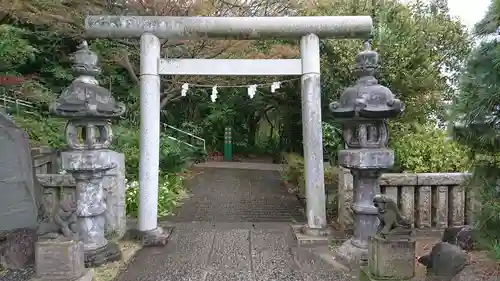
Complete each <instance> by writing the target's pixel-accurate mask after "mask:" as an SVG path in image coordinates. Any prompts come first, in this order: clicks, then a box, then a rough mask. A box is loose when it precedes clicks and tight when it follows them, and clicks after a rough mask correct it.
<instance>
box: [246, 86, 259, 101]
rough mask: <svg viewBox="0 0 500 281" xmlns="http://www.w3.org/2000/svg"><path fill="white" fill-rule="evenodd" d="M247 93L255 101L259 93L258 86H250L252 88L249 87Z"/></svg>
mask: <svg viewBox="0 0 500 281" xmlns="http://www.w3.org/2000/svg"><path fill="white" fill-rule="evenodd" d="M247 93H248V96H249V97H250V98H251V99H253V97H255V94H256V93H257V85H250V86H248V88H247Z"/></svg>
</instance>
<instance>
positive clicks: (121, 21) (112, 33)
mask: <svg viewBox="0 0 500 281" xmlns="http://www.w3.org/2000/svg"><path fill="white" fill-rule="evenodd" d="M85 28H86V30H87V36H88V37H94V38H95V37H97V38H125V37H136V38H138V37H140V38H141V67H140V70H141V73H140V81H141V97H140V102H141V105H140V110H141V129H140V132H141V140H140V167H139V184H140V200H139V233H140V234H141V236H142V237H143V241H144V242H145V244H148V245H152V244H165V243H166V239H167V238H168V233H166V232H165V231H164V230H163V229H161V228H159V227H158V223H157V219H158V208H157V202H158V171H159V170H158V169H159V145H160V76H159V75H214V76H215V75H217V76H218V75H241V76H255V75H257V76H262V75H272V76H285V75H301V77H302V79H301V82H302V83H301V86H302V91H301V97H302V124H303V139H304V141H303V144H304V160H305V183H306V197H307V199H306V200H307V201H306V213H307V224H306V225H305V226H302V227H300V231H298V235H300V236H301V237H304V236H305V237H318V236H319V237H322V236H325V235H327V234H328V233H329V231H328V227H327V220H326V202H325V201H326V200H325V186H324V170H323V139H322V126H321V109H322V107H321V92H320V90H321V87H320V86H321V84H320V53H319V38H367V37H369V35H370V33H371V30H372V19H371V17H369V16H340V17H336V16H333V17H331V16H322V17H248V18H241V17H234V18H233V17H152V16H144V17H141V16H133V17H130V16H88V17H86V19H85ZM202 38H203V39H207V38H210V39H239V40H244V39H250V40H256V39H257V40H258V39H276V38H287V39H294V38H295V39H299V38H300V50H301V58H300V59H286V60H285V59H283V60H216V59H214V60H197V59H177V60H175V59H161V58H160V48H161V44H160V39H167V40H168V39H188V40H189V39H194V40H197V39H202Z"/></svg>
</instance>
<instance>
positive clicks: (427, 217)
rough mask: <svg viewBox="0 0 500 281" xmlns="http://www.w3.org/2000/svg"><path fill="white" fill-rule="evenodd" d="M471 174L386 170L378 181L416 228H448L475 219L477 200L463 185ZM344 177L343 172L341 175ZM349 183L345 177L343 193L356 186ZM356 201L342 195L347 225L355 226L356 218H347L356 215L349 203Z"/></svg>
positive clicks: (341, 210) (342, 213)
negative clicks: (389, 171)
mask: <svg viewBox="0 0 500 281" xmlns="http://www.w3.org/2000/svg"><path fill="white" fill-rule="evenodd" d="M469 177H470V174H467V173H419V174H414V173H400V174H395V173H386V174H382V175H381V177H380V178H379V180H378V182H379V185H380V189H381V191H382V193H383V194H385V195H387V196H390V197H392V198H393V199H394V200H396V201H397V202H398V205H399V206H400V207H401V212H402V213H403V214H404V216H405V217H408V218H409V219H411V221H412V224H413V225H414V226H415V227H416V228H431V227H438V228H445V227H448V226H460V225H463V224H471V222H473V220H474V210H475V209H476V208H477V202H475V199H474V195H473V194H472V191H471V190H470V189H466V188H465V186H464V185H463V184H464V183H465V182H466V181H467V179H468V178H469ZM342 179H343V175H339V180H342ZM340 183H342V181H340ZM349 183H350V182H348V181H344V185H340V186H339V194H342V192H344V190H347V191H349V190H352V185H351V186H347V184H349ZM351 184H352V183H351ZM348 194H349V193H348ZM448 201H449V202H448ZM352 202H353V200H352V196H339V203H338V204H339V223H341V225H342V226H343V227H344V228H346V229H349V228H352V227H353V222H352V221H350V220H348V219H344V218H349V217H352V209H349V208H346V207H345V206H349V205H352ZM349 212H350V213H349Z"/></svg>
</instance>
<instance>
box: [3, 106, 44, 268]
mask: <svg viewBox="0 0 500 281" xmlns="http://www.w3.org/2000/svg"><path fill="white" fill-rule="evenodd" d="M0 154H1V155H2V157H0V193H1V194H2V196H0V265H1V267H2V268H6V269H19V268H22V267H24V266H25V265H26V264H28V263H32V262H33V261H34V246H35V242H36V228H37V225H38V221H39V219H40V218H41V217H42V216H43V204H42V203H43V195H42V194H43V192H42V187H41V186H40V185H39V184H38V181H37V180H36V175H35V171H34V169H33V160H32V157H31V152H30V146H29V142H28V136H27V135H26V133H25V132H24V130H23V129H22V128H20V127H19V126H17V125H16V124H15V123H14V122H13V121H12V120H11V119H10V118H9V117H8V116H7V115H5V114H3V113H0Z"/></svg>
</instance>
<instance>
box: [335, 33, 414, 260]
mask: <svg viewBox="0 0 500 281" xmlns="http://www.w3.org/2000/svg"><path fill="white" fill-rule="evenodd" d="M377 67H378V54H377V53H376V52H375V51H372V50H370V44H369V42H366V43H365V46H364V50H363V51H362V52H361V53H359V54H358V55H357V56H356V75H357V77H358V80H357V81H356V84H355V85H354V86H353V87H349V88H347V89H346V90H345V91H344V92H343V93H342V95H341V96H340V100H339V102H333V103H331V104H330V110H331V112H332V114H333V116H334V117H335V118H337V120H339V121H340V123H341V124H342V134H343V138H344V141H345V144H346V149H344V150H340V151H339V154H338V162H339V164H340V165H341V166H343V167H344V168H347V169H349V170H350V171H351V174H352V176H353V193H354V196H353V197H354V204H353V206H352V209H353V213H354V235H353V237H352V238H351V239H349V240H347V241H346V242H344V244H342V245H341V246H340V247H339V248H337V250H336V253H335V259H336V260H337V261H338V262H340V263H342V264H344V265H346V266H347V267H350V268H351V267H357V266H358V265H366V263H367V262H368V259H367V258H368V256H367V254H368V237H369V236H373V235H374V234H375V230H376V225H377V208H375V207H374V206H373V203H372V199H373V197H374V196H375V195H376V194H378V193H379V189H380V188H379V185H378V178H379V176H380V175H381V173H382V172H383V171H384V170H386V169H387V168H390V167H392V166H393V165H394V152H393V151H392V150H391V149H388V148H387V142H388V138H389V135H388V130H387V121H386V119H387V118H391V117H396V116H398V115H399V114H400V113H401V112H402V111H403V108H404V106H403V103H402V102H401V101H400V100H398V99H396V98H394V95H393V94H392V92H391V90H389V89H388V88H386V87H384V86H382V85H379V84H378V81H377V79H375V77H374V76H375V71H376V69H377Z"/></svg>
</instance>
